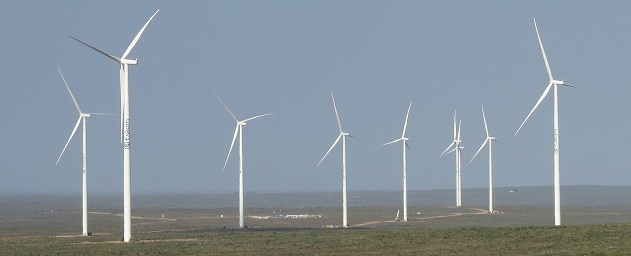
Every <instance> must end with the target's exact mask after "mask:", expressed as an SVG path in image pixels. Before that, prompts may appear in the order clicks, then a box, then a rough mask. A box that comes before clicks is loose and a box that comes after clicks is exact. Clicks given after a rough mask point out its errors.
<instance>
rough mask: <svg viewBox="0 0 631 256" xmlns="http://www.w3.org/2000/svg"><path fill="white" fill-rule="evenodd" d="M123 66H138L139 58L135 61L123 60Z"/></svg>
mask: <svg viewBox="0 0 631 256" xmlns="http://www.w3.org/2000/svg"><path fill="white" fill-rule="evenodd" d="M121 64H127V65H136V64H138V58H136V59H135V60H130V59H122V60H121Z"/></svg>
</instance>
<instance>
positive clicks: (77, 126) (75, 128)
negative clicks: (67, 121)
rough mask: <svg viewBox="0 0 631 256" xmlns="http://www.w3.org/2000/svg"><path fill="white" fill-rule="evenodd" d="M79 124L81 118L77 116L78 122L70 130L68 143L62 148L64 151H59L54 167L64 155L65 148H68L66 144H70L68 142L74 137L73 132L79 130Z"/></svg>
mask: <svg viewBox="0 0 631 256" xmlns="http://www.w3.org/2000/svg"><path fill="white" fill-rule="evenodd" d="M80 123H81V116H79V120H77V124H75V126H74V129H72V133H71V134H70V137H69V138H68V141H67V142H66V145H65V146H64V149H63V150H61V154H59V158H57V162H56V163H55V165H57V164H58V163H59V160H61V156H63V155H64V152H65V151H66V147H68V144H70V141H71V140H72V137H74V134H75V132H77V128H79V124H80Z"/></svg>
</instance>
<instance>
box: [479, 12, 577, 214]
mask: <svg viewBox="0 0 631 256" xmlns="http://www.w3.org/2000/svg"><path fill="white" fill-rule="evenodd" d="M533 22H534V24H535V31H536V32H537V39H538V40H539V46H540V47H541V55H543V62H544V63H545V65H546V70H547V71H548V77H550V82H549V83H548V86H546V89H545V90H544V91H543V94H541V97H539V100H538V101H537V103H536V104H535V106H534V107H533V108H532V110H530V113H528V115H527V116H526V119H524V121H523V122H522V123H521V125H520V126H519V128H517V131H516V132H515V135H517V133H518V132H519V130H521V128H522V127H523V126H524V124H525V123H526V121H528V118H529V117H530V115H532V113H533V112H535V109H537V107H538V106H539V104H540V103H541V101H543V99H544V98H545V97H546V96H547V95H548V92H550V89H552V90H553V91H554V95H553V98H554V111H553V113H554V120H553V126H554V129H553V135H554V136H553V138H554V143H553V145H554V150H553V156H554V225H555V226H559V225H561V178H560V170H559V169H560V161H561V157H560V156H559V155H560V153H561V152H560V145H559V144H560V142H559V103H558V102H559V96H558V86H569V87H574V86H571V85H569V84H566V83H565V82H564V81H563V80H555V79H554V78H553V77H552V71H551V70H550V64H549V63H548V57H547V56H546V51H545V50H544V49H543V43H541V37H540V36H539V29H538V28H537V20H535V19H533ZM489 148H490V146H489Z"/></svg>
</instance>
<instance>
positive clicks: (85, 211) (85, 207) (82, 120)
mask: <svg viewBox="0 0 631 256" xmlns="http://www.w3.org/2000/svg"><path fill="white" fill-rule="evenodd" d="M57 69H58V70H59V75H61V79H62V80H63V81H64V84H65V85H66V88H67V89H68V93H70V97H71V98H72V102H74V105H75V107H77V111H79V119H78V120H77V124H75V126H74V129H72V133H71V134H70V137H69V138H68V141H67V142H66V145H65V146H64V149H63V150H61V154H59V158H57V162H56V163H55V165H57V164H59V160H61V156H63V155H64V152H65V151H66V147H68V144H70V141H71V140H72V138H73V137H74V134H75V132H77V128H79V124H81V123H83V207H82V208H83V232H82V234H81V235H83V236H87V235H88V163H87V159H88V150H87V148H88V140H87V128H86V125H87V124H86V120H87V119H88V118H89V117H91V116H92V115H106V114H105V113H83V112H82V111H81V108H80V107H79V103H77V100H76V99H75V97H74V95H73V94H72V91H71V90H70V86H68V83H67V82H66V78H64V75H63V74H62V73H61V69H59V68H57Z"/></svg>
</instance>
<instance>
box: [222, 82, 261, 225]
mask: <svg viewBox="0 0 631 256" xmlns="http://www.w3.org/2000/svg"><path fill="white" fill-rule="evenodd" d="M213 93H214V94H215V96H217V99H219V102H221V105H223V107H224V108H225V109H226V111H228V114H230V116H232V118H233V119H234V121H235V122H236V123H237V126H236V127H235V129H234V136H232V143H230V150H229V151H228V156H227V157H226V162H225V163H224V165H223V169H224V170H225V169H226V165H227V164H228V159H229V158H230V153H231V152H232V147H233V146H234V141H235V140H236V139H237V135H239V227H240V228H243V227H245V226H244V225H243V192H244V191H243V126H245V125H246V124H247V122H248V121H250V120H252V119H255V118H259V117H262V116H268V115H271V114H272V113H267V114H262V115H258V116H255V117H250V118H248V119H244V120H241V121H239V119H237V118H236V117H235V116H234V114H232V112H231V111H230V109H228V106H226V104H225V103H223V101H222V100H221V98H219V95H217V93H216V92H215V91H213Z"/></svg>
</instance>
